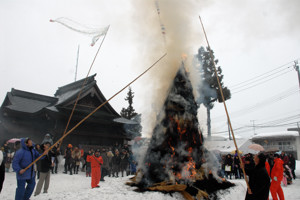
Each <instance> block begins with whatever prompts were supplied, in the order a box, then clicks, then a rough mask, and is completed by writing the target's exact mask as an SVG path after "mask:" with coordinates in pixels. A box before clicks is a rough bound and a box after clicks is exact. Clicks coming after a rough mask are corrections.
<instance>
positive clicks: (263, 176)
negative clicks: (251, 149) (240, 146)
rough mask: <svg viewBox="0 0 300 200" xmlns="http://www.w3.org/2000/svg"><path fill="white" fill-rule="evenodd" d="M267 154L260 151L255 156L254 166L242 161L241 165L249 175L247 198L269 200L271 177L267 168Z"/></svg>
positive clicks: (248, 199)
mask: <svg viewBox="0 0 300 200" xmlns="http://www.w3.org/2000/svg"><path fill="white" fill-rule="evenodd" d="M265 162H266V156H265V155H264V154H263V153H259V154H257V155H255V156H254V163H255V167H254V168H247V167H244V163H241V164H240V165H241V167H242V168H244V169H245V172H246V175H248V176H249V186H250V189H248V190H247V193H246V198H245V200H268V198H269V188H270V177H269V175H268V172H267V170H266V168H265Z"/></svg>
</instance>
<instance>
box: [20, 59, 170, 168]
mask: <svg viewBox="0 0 300 200" xmlns="http://www.w3.org/2000/svg"><path fill="white" fill-rule="evenodd" d="M166 55H167V53H165V54H164V55H163V56H161V57H160V58H159V59H158V60H157V61H156V62H155V63H153V64H152V65H151V66H150V67H149V68H148V69H146V70H145V71H144V72H143V73H141V74H140V75H139V76H137V77H136V78H135V79H134V80H132V81H131V82H130V83H128V84H127V85H126V86H125V87H123V88H122V89H121V90H119V91H118V92H117V93H116V94H114V95H113V96H112V97H110V98H109V99H108V100H106V101H105V102H103V103H102V104H101V105H100V106H98V107H97V108H95V109H94V110H93V111H92V112H91V113H90V114H88V115H87V116H86V117H85V118H83V119H82V120H81V121H80V122H78V123H77V124H76V125H75V126H74V127H73V128H72V129H70V130H69V131H68V132H67V133H66V134H64V135H63V136H62V137H61V138H60V139H59V140H57V142H55V143H54V144H53V145H52V146H51V147H49V149H48V150H47V151H50V150H51V149H52V148H53V147H54V146H55V145H57V144H58V143H59V142H60V141H62V140H63V139H64V138H65V137H67V136H68V135H69V134H70V133H72V132H73V131H74V130H75V129H76V128H77V127H78V126H79V125H80V124H82V123H83V122H84V121H85V120H87V119H88V118H89V117H90V116H92V115H93V114H94V113H95V112H97V110H99V109H100V108H101V107H102V106H104V105H105V104H106V103H108V102H109V101H110V100H112V99H113V98H114V97H115V96H117V95H118V94H120V93H121V92H122V91H123V90H125V89H126V88H127V87H129V86H130V85H131V84H132V83H134V82H135V81H136V80H138V79H139V78H140V77H141V76H143V75H144V74H145V73H147V72H148V71H149V70H150V69H151V68H152V67H154V66H155V65H156V64H157V63H158V62H159V61H160V60H162V59H163V58H164V57H165V56H166ZM43 156H44V155H41V156H39V157H38V158H37V159H35V160H34V161H33V162H32V163H30V164H29V165H28V166H27V167H26V168H25V171H26V170H27V169H28V168H30V167H31V166H32V165H33V164H34V163H36V162H37V161H38V160H39V159H41V158H42V157H43Z"/></svg>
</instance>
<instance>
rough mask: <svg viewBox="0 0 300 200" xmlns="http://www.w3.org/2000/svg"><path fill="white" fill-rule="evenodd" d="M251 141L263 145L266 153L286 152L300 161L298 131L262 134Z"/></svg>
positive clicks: (299, 137)
mask: <svg viewBox="0 0 300 200" xmlns="http://www.w3.org/2000/svg"><path fill="white" fill-rule="evenodd" d="M251 140H252V142H253V143H257V144H260V145H262V146H263V147H264V149H265V151H273V152H275V151H284V152H286V153H288V154H290V153H291V154H293V155H294V156H295V158H298V159H300V136H299V133H298V132H297V131H284V132H271V133H260V134H259V135H256V136H254V137H252V139H251Z"/></svg>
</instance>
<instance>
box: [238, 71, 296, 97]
mask: <svg viewBox="0 0 300 200" xmlns="http://www.w3.org/2000/svg"><path fill="white" fill-rule="evenodd" d="M292 71H294V70H292V69H291V70H289V71H287V72H284V73H281V74H279V75H277V76H274V77H272V78H269V79H267V80H262V81H261V82H259V83H257V84H255V85H252V86H250V87H247V88H244V89H240V90H238V91H236V92H232V94H237V93H240V92H244V91H246V90H248V89H250V88H253V87H255V86H258V85H262V84H264V83H266V82H268V81H270V80H273V79H274V78H277V77H279V76H282V75H284V74H287V73H288V72H292ZM265 78H267V77H265ZM245 86H247V85H245ZM245 86H242V87H245ZM233 91H234V89H233Z"/></svg>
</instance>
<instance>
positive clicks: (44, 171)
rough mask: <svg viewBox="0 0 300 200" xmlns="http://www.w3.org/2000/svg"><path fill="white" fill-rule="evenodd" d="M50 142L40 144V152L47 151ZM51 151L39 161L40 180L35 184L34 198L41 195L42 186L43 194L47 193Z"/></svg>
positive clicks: (51, 165) (51, 164)
mask: <svg viewBox="0 0 300 200" xmlns="http://www.w3.org/2000/svg"><path fill="white" fill-rule="evenodd" d="M50 145H51V144H50V142H46V143H45V144H42V150H43V151H47V150H48V149H49V147H50ZM51 154H52V153H51V151H50V152H49V153H48V154H46V155H45V158H44V159H42V160H41V171H40V178H39V181H38V183H37V186H36V189H35V193H34V196H37V195H39V194H40V193H41V190H42V187H43V185H44V193H48V188H49V183H50V169H51V167H53V165H54V164H53V163H52V160H51V157H52V155H51Z"/></svg>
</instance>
